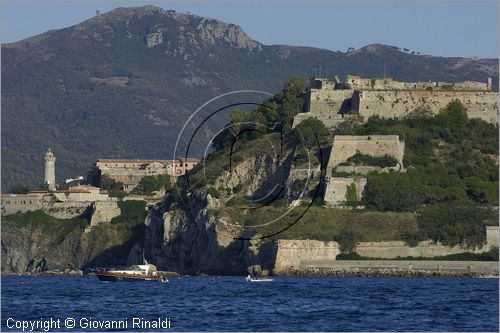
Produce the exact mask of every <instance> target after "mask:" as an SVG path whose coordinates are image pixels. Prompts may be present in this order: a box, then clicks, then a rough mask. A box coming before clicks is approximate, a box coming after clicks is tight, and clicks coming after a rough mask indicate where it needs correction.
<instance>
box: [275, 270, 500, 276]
mask: <svg viewBox="0 0 500 333" xmlns="http://www.w3.org/2000/svg"><path fill="white" fill-rule="evenodd" d="M282 275H286V276H302V277H442V278H485V277H488V278H498V273H496V274H488V273H486V274H485V273H479V272H448V271H441V272H439V271H429V270H407V269H370V268H368V269H363V268H359V269H344V268H339V269H335V268H305V269H297V270H290V271H288V272H287V273H286V274H282Z"/></svg>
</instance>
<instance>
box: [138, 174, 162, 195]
mask: <svg viewBox="0 0 500 333" xmlns="http://www.w3.org/2000/svg"><path fill="white" fill-rule="evenodd" d="M170 186H171V185H170V176H169V175H158V176H144V177H142V178H141V180H140V181H139V184H138V185H137V187H136V188H135V189H134V191H133V192H134V193H136V194H151V193H153V192H154V191H158V190H160V189H161V188H164V189H168V188H170Z"/></svg>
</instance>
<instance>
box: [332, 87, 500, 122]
mask: <svg viewBox="0 0 500 333" xmlns="http://www.w3.org/2000/svg"><path fill="white" fill-rule="evenodd" d="M454 100H459V101H461V102H462V104H463V105H464V106H465V108H466V109H467V115H468V116H469V118H479V119H482V120H484V121H487V122H489V123H498V92H493V91H419V90H416V91H398V90H394V91H375V90H373V91H358V92H355V93H354V94H353V97H352V103H351V105H352V108H353V109H355V110H357V112H358V113H359V115H360V116H362V117H363V119H364V120H365V121H366V120H368V118H370V117H371V116H376V115H377V116H380V117H382V118H403V117H407V116H410V115H411V114H412V113H413V112H415V111H416V110H419V109H428V110H429V111H431V112H432V113H433V114H437V113H439V111H440V110H441V109H443V108H445V107H446V106H447V105H448V103H450V102H452V101H454ZM332 110H333V109H332Z"/></svg>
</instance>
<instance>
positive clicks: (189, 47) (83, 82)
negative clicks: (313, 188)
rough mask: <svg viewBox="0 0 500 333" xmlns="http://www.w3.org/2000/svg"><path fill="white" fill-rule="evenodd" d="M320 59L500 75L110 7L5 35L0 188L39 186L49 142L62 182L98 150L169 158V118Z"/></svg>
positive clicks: (483, 66) (340, 67) (374, 73)
mask: <svg viewBox="0 0 500 333" xmlns="http://www.w3.org/2000/svg"><path fill="white" fill-rule="evenodd" d="M320 64H321V65H322V66H326V67H327V68H328V72H329V73H335V74H338V75H339V76H341V77H342V76H344V77H345V76H346V75H347V74H355V75H360V76H365V77H380V76H382V73H383V68H384V65H386V66H387V69H388V73H389V75H390V76H392V77H394V78H395V79H399V80H408V81H413V80H422V81H427V80H439V81H449V82H456V81H462V80H476V81H484V80H485V79H486V77H488V76H492V77H494V86H495V87H497V86H498V80H497V77H498V61H497V60H496V59H473V58H460V57H453V58H446V57H435V56H428V55H412V54H409V53H405V52H402V51H401V50H400V49H398V48H397V47H394V46H386V45H382V44H370V45H367V46H365V47H363V48H360V49H358V50H355V51H354V52H348V53H344V52H339V51H330V50H327V49H318V48H314V47H307V46H289V45H265V44H262V43H259V42H258V41H255V40H253V39H252V38H250V37H249V36H248V35H247V34H246V33H245V32H244V31H243V29H241V27H239V26H237V25H235V24H229V23H225V22H222V21H218V20H215V19H209V18H203V17H201V16H197V15H192V14H183V13H178V12H175V11H171V10H166V9H162V8H159V7H154V6H143V7H136V8H123V7H122V8H117V9H114V10H111V11H109V12H106V13H103V14H101V15H98V16H95V17H92V18H90V19H88V20H85V21H83V22H80V23H78V24H75V25H73V26H70V27H67V28H63V29H57V30H49V31H47V32H45V33H42V34H39V35H36V36H32V37H29V38H27V39H23V40H21V41H17V42H13V43H8V44H2V81H3V88H2V111H3V112H2V116H3V119H2V120H3V121H2V159H3V161H2V162H3V163H2V187H3V188H4V191H5V190H7V189H8V188H9V187H11V186H13V185H28V186H37V185H40V183H41V181H42V179H43V160H42V156H43V153H44V152H45V151H46V149H47V148H48V147H51V148H52V149H53V150H54V152H55V154H56V156H57V157H58V162H57V171H56V172H57V177H58V179H59V181H61V180H62V179H64V178H69V177H70V176H75V175H76V174H84V173H85V172H86V170H87V169H88V167H89V166H90V165H91V163H92V162H93V161H94V160H95V159H97V158H99V157H100V158H102V157H110V158H112V157H124V158H125V157H130V158H162V157H167V158H170V157H171V156H172V154H173V143H172V141H174V142H175V140H174V139H175V138H176V136H177V134H178V133H177V132H178V128H179V127H180V126H182V124H183V123H184V121H185V120H186V119H187V118H188V116H189V115H190V114H191V113H192V112H193V111H194V110H195V109H196V108H197V107H198V106H199V105H201V104H202V103H203V102H204V101H206V100H209V99H210V98H213V97H214V96H217V95H219V94H221V93H222V92H227V91H231V90H238V89H251V88H256V87H258V88H259V90H264V91H269V92H271V93H275V92H277V91H279V90H280V88H281V86H282V84H283V82H284V81H286V80H287V79H289V78H291V77H293V76H302V77H309V76H313V75H314V74H315V72H318V70H317V67H318V65H320ZM220 124H221V122H219V123H214V124H213V125H214V126H217V125H220ZM197 153H200V152H197Z"/></svg>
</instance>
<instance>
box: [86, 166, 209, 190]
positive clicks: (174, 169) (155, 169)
mask: <svg viewBox="0 0 500 333" xmlns="http://www.w3.org/2000/svg"><path fill="white" fill-rule="evenodd" d="M199 162H200V160H198V159H196V158H179V159H176V160H139V159H135V160H134V159H98V160H97V161H96V163H95V168H96V169H98V170H99V172H100V174H101V176H107V177H109V178H110V179H113V180H114V181H116V182H120V183H122V184H123V190H124V191H125V192H127V193H130V192H131V191H133V190H134V189H135V188H136V187H137V185H138V184H139V182H140V181H141V179H142V177H145V176H158V175H169V176H171V179H172V181H175V180H176V179H177V177H179V176H182V175H184V174H185V173H186V172H188V171H190V170H192V169H193V168H194V167H195V166H196V164H198V163H199Z"/></svg>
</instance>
